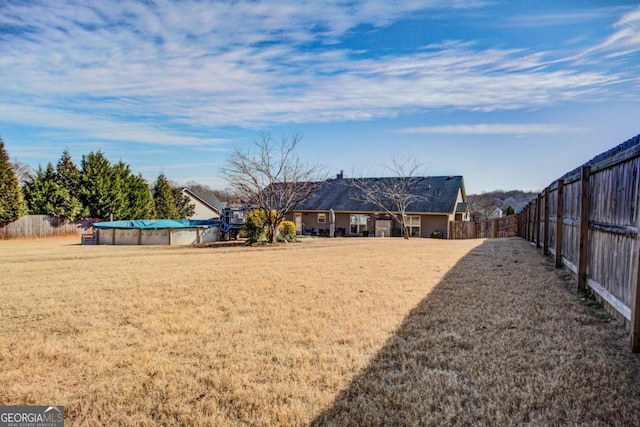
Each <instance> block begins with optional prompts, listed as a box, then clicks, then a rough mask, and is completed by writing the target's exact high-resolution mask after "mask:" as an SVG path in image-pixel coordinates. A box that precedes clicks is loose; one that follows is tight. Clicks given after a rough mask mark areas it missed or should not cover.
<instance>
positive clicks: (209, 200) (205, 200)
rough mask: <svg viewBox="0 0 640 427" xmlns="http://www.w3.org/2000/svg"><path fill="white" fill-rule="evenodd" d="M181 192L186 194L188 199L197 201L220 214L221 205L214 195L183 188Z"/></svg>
mask: <svg viewBox="0 0 640 427" xmlns="http://www.w3.org/2000/svg"><path fill="white" fill-rule="evenodd" d="M183 191H184V192H185V193H187V195H188V196H189V197H191V198H193V199H197V200H198V201H200V203H202V204H204V205H206V206H208V207H209V208H210V209H211V210H213V211H214V212H216V213H218V214H220V212H221V211H222V207H223V204H222V202H221V201H220V199H218V198H217V197H216V195H215V194H213V193H210V192H208V191H198V190H193V189H191V188H184V189H183Z"/></svg>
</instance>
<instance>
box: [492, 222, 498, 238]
mask: <svg viewBox="0 0 640 427" xmlns="http://www.w3.org/2000/svg"><path fill="white" fill-rule="evenodd" d="M491 228H492V230H491V237H492V238H493V239H495V238H497V237H498V218H495V219H494V220H493V223H492V224H491Z"/></svg>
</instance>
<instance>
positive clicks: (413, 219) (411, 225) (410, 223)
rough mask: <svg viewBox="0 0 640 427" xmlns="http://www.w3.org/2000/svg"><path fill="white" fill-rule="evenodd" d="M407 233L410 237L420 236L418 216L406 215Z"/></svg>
mask: <svg viewBox="0 0 640 427" xmlns="http://www.w3.org/2000/svg"><path fill="white" fill-rule="evenodd" d="M405 225H406V226H407V233H409V236H410V237H420V217H419V216H416V215H411V216H407V219H406V221H405Z"/></svg>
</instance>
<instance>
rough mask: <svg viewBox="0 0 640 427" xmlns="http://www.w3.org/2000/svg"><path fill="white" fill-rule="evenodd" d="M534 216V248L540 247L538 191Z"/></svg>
mask: <svg viewBox="0 0 640 427" xmlns="http://www.w3.org/2000/svg"><path fill="white" fill-rule="evenodd" d="M535 215H536V218H535V225H536V236H535V239H536V248H538V249H540V193H538V197H537V198H536V213H535Z"/></svg>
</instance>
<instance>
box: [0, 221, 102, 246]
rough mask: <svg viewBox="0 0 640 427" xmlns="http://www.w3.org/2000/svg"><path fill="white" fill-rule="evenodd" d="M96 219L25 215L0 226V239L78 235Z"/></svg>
mask: <svg viewBox="0 0 640 427" xmlns="http://www.w3.org/2000/svg"><path fill="white" fill-rule="evenodd" d="M97 221H98V220H97V219H88V220H84V221H65V220H63V219H60V218H55V217H51V216H49V215H27V216H23V217H22V218H20V219H18V220H17V221H14V222H10V223H8V224H5V225H4V226H2V227H0V240H8V239H38V238H46V237H62V236H76V235H77V236H80V235H81V234H82V233H83V232H84V231H85V230H87V229H88V228H90V227H91V224H93V223H94V222H97Z"/></svg>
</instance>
